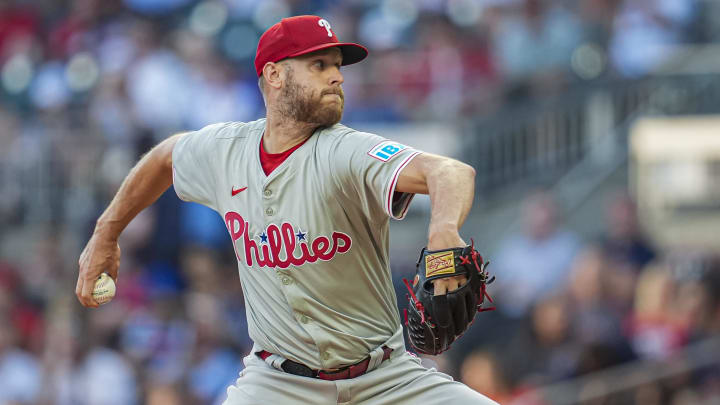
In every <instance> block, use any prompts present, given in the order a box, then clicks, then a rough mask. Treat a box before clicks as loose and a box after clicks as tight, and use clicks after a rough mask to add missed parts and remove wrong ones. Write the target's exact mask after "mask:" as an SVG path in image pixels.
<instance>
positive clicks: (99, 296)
mask: <svg viewBox="0 0 720 405" xmlns="http://www.w3.org/2000/svg"><path fill="white" fill-rule="evenodd" d="M92 296H93V299H94V300H95V302H97V303H98V304H100V305H102V304H105V303H108V302H110V300H112V299H113V297H115V282H114V281H113V279H112V277H110V276H108V274H107V273H102V274H101V275H100V277H98V279H97V281H95V288H94V289H93V293H92Z"/></svg>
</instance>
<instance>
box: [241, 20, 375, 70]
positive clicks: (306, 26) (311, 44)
mask: <svg viewBox="0 0 720 405" xmlns="http://www.w3.org/2000/svg"><path fill="white" fill-rule="evenodd" d="M334 46H336V47H338V48H340V52H342V56H343V59H342V65H343V66H345V65H351V64H353V63H357V62H360V61H361V60H363V59H365V57H366V56H367V55H368V50H367V48H365V47H364V46H362V45H358V44H353V43H351V42H340V41H338V39H337V36H336V35H335V33H334V32H333V31H332V29H331V28H330V23H329V22H328V21H327V20H326V19H324V18H321V17H318V16H316V15H300V16H296V17H289V18H283V19H282V21H280V22H279V23H277V24H275V25H273V26H272V27H270V28H268V30H267V31H265V33H264V34H262V36H261V37H260V41H259V42H258V48H257V54H256V55H255V70H256V71H257V74H258V77H260V76H262V71H263V68H264V67H265V64H266V63H268V62H278V61H281V60H283V59H285V58H292V57H295V56H300V55H305V54H306V53H310V52H314V51H319V50H321V49H325V48H332V47H334Z"/></svg>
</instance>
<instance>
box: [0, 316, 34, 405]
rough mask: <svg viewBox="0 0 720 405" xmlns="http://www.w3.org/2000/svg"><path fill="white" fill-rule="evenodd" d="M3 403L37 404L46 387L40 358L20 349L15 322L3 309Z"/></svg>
mask: <svg viewBox="0 0 720 405" xmlns="http://www.w3.org/2000/svg"><path fill="white" fill-rule="evenodd" d="M0 325H3V327H0V403H3V404H4V403H17V404H28V405H29V404H34V403H36V401H37V398H38V394H39V393H40V388H41V385H42V379H43V375H42V369H41V368H40V364H38V361H37V359H36V358H35V357H34V356H32V355H31V354H29V353H27V352H25V351H23V350H21V349H19V348H18V347H17V346H16V344H17V341H16V336H15V333H14V330H13V328H12V327H8V326H12V323H11V322H10V320H9V319H8V318H7V317H6V314H5V313H3V311H2V310H0Z"/></svg>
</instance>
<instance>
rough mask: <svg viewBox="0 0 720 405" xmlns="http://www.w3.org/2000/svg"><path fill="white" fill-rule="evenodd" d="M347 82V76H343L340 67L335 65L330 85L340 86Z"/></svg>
mask: <svg viewBox="0 0 720 405" xmlns="http://www.w3.org/2000/svg"><path fill="white" fill-rule="evenodd" d="M344 82H345V78H344V77H343V75H342V73H340V69H338V68H337V67H335V68H334V69H333V71H332V73H331V74H330V83H329V84H330V85H331V86H339V85H341V84H343V83H344Z"/></svg>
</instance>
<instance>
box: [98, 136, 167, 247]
mask: <svg viewBox="0 0 720 405" xmlns="http://www.w3.org/2000/svg"><path fill="white" fill-rule="evenodd" d="M180 135H181V134H179V135H175V136H172V137H170V138H168V139H166V140H164V141H163V142H161V143H160V144H158V145H157V146H155V147H154V148H153V149H152V150H151V151H150V152H148V153H147V154H146V155H145V156H143V157H142V158H141V159H140V161H139V162H138V163H137V164H136V165H135V167H133V168H132V170H131V171H130V173H129V174H128V175H127V177H125V180H123V182H122V185H121V186H120V189H119V190H118V192H117V193H116V194H115V197H114V198H113V199H112V201H111V202H110V205H109V206H108V207H107V209H106V210H105V212H103V214H102V215H101V216H100V218H99V219H98V221H97V224H96V226H95V232H96V233H99V234H101V235H103V236H104V237H105V238H107V239H111V240H116V239H117V238H118V237H119V236H120V234H121V233H122V231H123V230H124V229H125V227H126V226H127V225H128V224H129V223H130V221H132V219H133V218H135V216H137V214H139V213H140V211H142V210H144V209H145V208H147V207H148V206H150V205H152V203H154V202H155V201H157V199H158V198H160V196H161V195H162V194H163V193H164V192H165V191H166V190H167V189H168V188H169V187H170V185H172V181H173V179H172V150H173V146H174V145H175V143H176V142H177V140H178V139H179V136H180Z"/></svg>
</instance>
